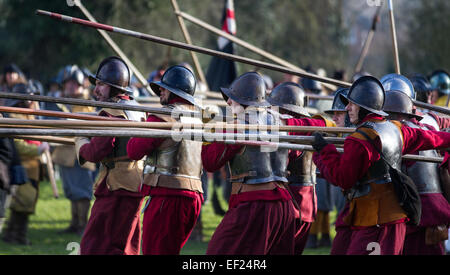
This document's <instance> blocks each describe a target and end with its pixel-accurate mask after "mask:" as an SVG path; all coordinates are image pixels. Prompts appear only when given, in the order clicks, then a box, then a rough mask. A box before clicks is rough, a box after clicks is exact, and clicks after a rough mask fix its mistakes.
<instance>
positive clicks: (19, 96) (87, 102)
mask: <svg viewBox="0 0 450 275" xmlns="http://www.w3.org/2000/svg"><path fill="white" fill-rule="evenodd" d="M0 98H13V99H21V100H31V101H43V102H52V103H62V104H70V105H79V106H90V107H99V108H109V109H119V110H130V111H137V112H145V113H152V114H160V115H171V114H180V115H186V116H200V115H201V113H200V112H195V111H174V110H172V109H169V108H156V107H146V106H139V105H126V104H119V103H114V102H102V101H94V100H88V99H79V98H64V97H52V96H43V95H25V94H17V93H6V92H0Z"/></svg>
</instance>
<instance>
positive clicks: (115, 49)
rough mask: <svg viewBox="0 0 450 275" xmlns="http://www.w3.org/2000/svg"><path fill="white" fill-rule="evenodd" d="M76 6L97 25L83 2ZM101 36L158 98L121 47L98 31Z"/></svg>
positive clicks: (77, 3)
mask: <svg viewBox="0 0 450 275" xmlns="http://www.w3.org/2000/svg"><path fill="white" fill-rule="evenodd" d="M75 5H76V6H77V7H78V8H79V9H80V10H81V12H82V13H83V14H84V15H85V16H86V17H87V18H88V19H89V21H91V22H95V23H97V20H95V18H94V17H93V16H92V14H91V13H90V12H89V11H88V10H87V9H86V7H85V6H84V5H83V4H82V3H81V0H76V1H75ZM98 32H99V33H100V35H101V36H102V37H103V39H105V41H106V43H108V45H109V46H110V47H111V48H112V49H113V50H114V52H116V53H117V54H118V55H119V56H120V58H122V59H123V60H124V61H125V63H127V65H128V67H129V68H130V70H131V71H132V72H133V73H134V74H135V75H136V78H137V79H138V81H139V82H140V83H141V84H142V85H143V86H144V88H145V89H146V90H147V92H148V93H149V94H150V95H152V96H156V94H155V92H153V90H152V89H151V88H150V85H149V84H148V82H147V80H146V79H145V77H144V76H143V75H142V74H141V72H140V71H139V70H138V69H137V68H136V67H135V66H134V64H133V63H132V62H131V61H130V60H129V59H128V57H127V56H126V55H125V54H124V53H123V51H122V50H121V49H120V47H119V46H118V45H117V44H116V43H115V42H114V40H112V39H111V37H110V36H109V35H108V33H106V32H105V31H104V30H98Z"/></svg>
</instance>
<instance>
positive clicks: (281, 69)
mask: <svg viewBox="0 0 450 275" xmlns="http://www.w3.org/2000/svg"><path fill="white" fill-rule="evenodd" d="M36 14H37V15H43V16H48V17H51V18H53V19H56V20H60V21H65V22H69V23H73V24H79V25H82V26H85V27H90V28H94V29H102V30H105V31H109V32H114V33H119V34H122V35H126V36H131V37H135V38H138V39H142V40H146V41H150V42H154V43H159V44H163V45H166V46H171V47H176V48H180V49H185V50H189V51H195V52H199V53H202V54H206V55H211V56H217V57H221V58H226V59H230V60H234V61H237V62H241V63H245V64H249V65H253V66H256V67H260V68H265V69H269V70H273V71H277V72H281V73H287V74H292V75H297V76H300V77H305V78H310V79H313V80H317V81H319V82H323V83H328V84H333V85H336V86H339V87H344V88H349V87H351V86H352V84H351V83H349V82H345V81H340V80H336V79H333V78H328V77H321V76H319V75H316V74H312V73H307V72H300V71H298V70H293V69H290V68H287V67H283V66H280V65H275V64H272V63H267V62H263V61H258V60H254V59H251V58H247V57H242V56H238V55H234V54H228V53H224V52H220V51H215V50H211V49H208V48H203V47H199V46H195V45H189V44H186V43H182V42H178V41H174V40H170V39H167V38H162V37H158V36H154V35H150V34H144V33H140V32H136V31H132V30H128V29H123V28H119V27H114V26H110V25H106V24H101V23H93V22H90V21H86V20H83V19H80V18H76V17H71V16H67V15H63V14H59V13H54V12H49V11H44V10H36ZM413 103H414V105H416V106H419V104H420V105H421V108H426V109H429V110H433V111H437V112H440V113H443V114H447V115H450V109H448V108H443V109H442V108H435V107H438V106H434V105H431V104H427V103H419V102H418V101H416V100H414V101H413Z"/></svg>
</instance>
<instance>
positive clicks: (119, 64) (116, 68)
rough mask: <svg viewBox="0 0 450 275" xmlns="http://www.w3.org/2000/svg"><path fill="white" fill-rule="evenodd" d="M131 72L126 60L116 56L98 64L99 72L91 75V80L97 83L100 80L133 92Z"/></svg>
mask: <svg viewBox="0 0 450 275" xmlns="http://www.w3.org/2000/svg"><path fill="white" fill-rule="evenodd" d="M130 79H131V72H130V69H129V68H128V66H127V64H126V63H125V61H123V60H122V59H120V58H119V57H116V56H111V57H107V58H105V59H104V60H103V61H102V62H101V63H100V65H99V66H98V69H97V73H96V74H95V76H94V75H92V74H90V75H89V81H91V83H92V84H93V85H95V82H96V80H99V81H101V82H103V83H105V84H107V85H109V86H111V87H114V88H116V89H118V90H120V91H122V92H125V93H127V94H132V91H131V89H130V88H129V87H128V86H129V85H130Z"/></svg>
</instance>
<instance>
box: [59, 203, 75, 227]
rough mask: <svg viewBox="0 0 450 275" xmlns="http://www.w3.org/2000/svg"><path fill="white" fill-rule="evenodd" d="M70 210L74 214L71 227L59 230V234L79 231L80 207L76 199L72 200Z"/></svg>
mask: <svg viewBox="0 0 450 275" xmlns="http://www.w3.org/2000/svg"><path fill="white" fill-rule="evenodd" d="M70 211H71V214H72V220H71V221H70V225H69V227H67V228H66V229H64V230H61V231H59V232H58V234H66V233H77V231H78V207H77V204H76V201H70Z"/></svg>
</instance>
